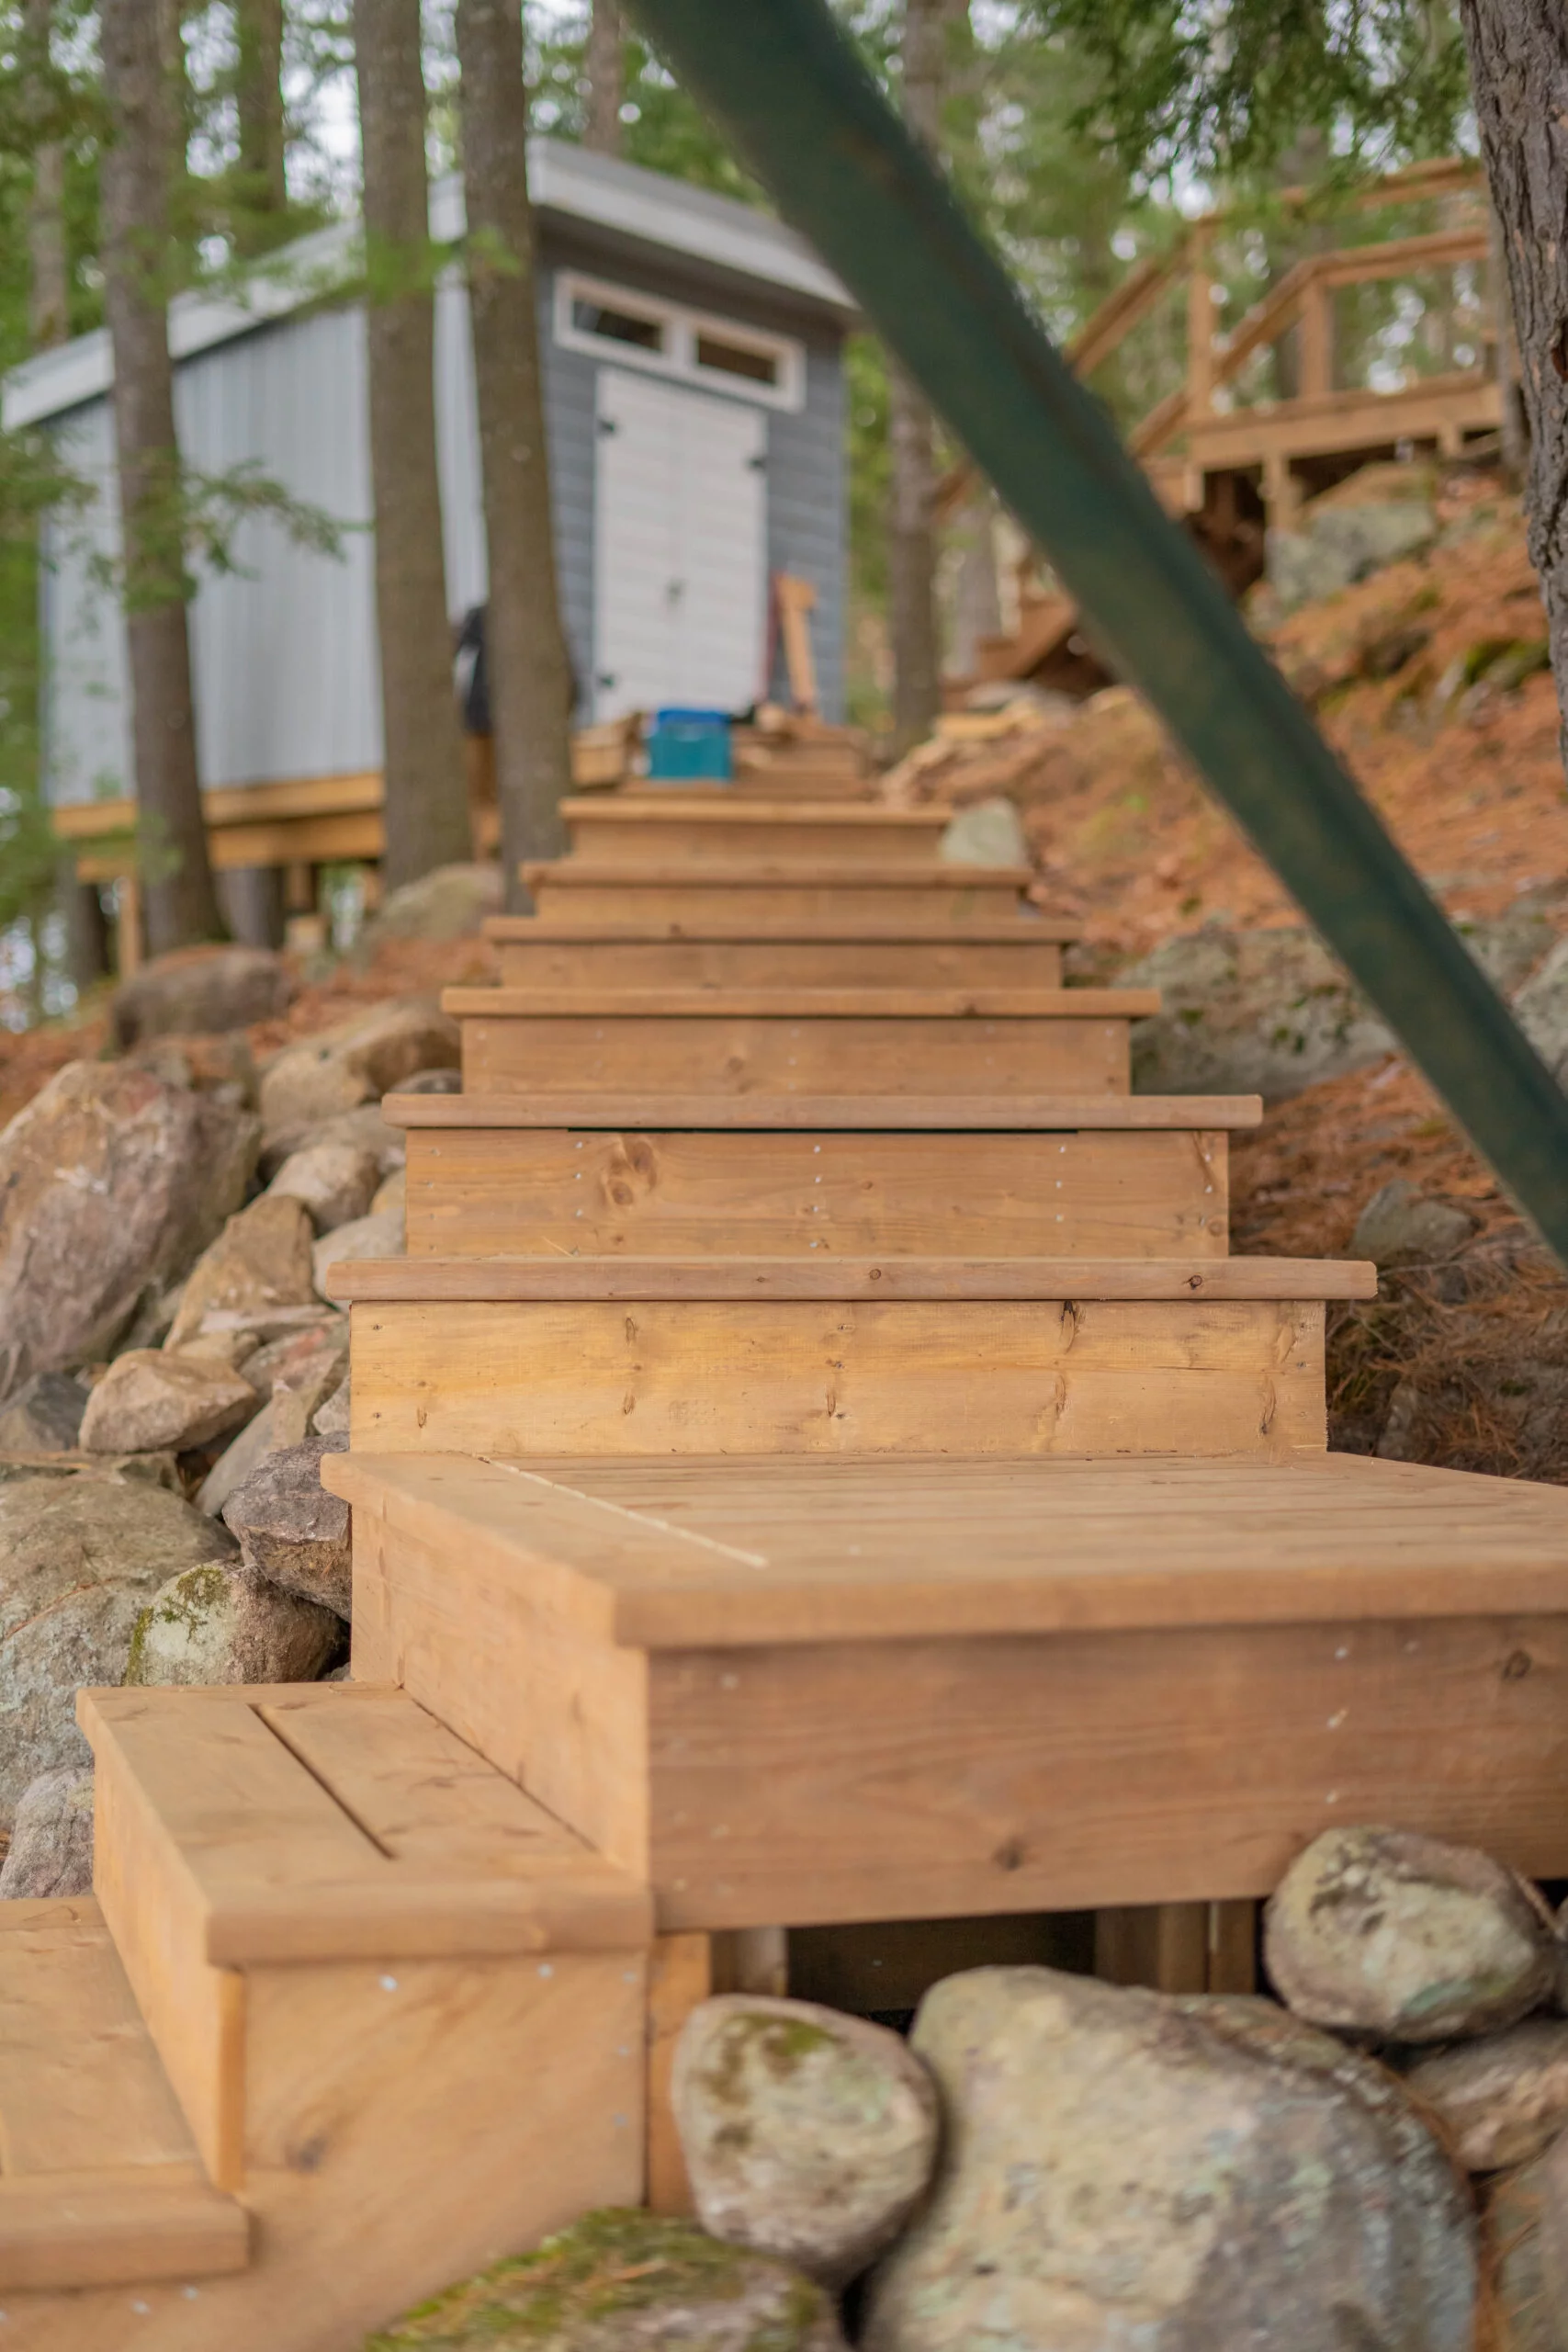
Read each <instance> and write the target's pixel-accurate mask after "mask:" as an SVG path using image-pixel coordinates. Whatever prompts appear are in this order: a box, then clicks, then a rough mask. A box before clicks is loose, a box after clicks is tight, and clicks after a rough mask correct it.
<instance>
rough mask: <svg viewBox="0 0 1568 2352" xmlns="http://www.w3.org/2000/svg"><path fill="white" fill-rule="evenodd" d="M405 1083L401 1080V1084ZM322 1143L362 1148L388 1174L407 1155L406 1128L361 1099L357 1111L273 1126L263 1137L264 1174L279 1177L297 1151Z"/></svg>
mask: <svg viewBox="0 0 1568 2352" xmlns="http://www.w3.org/2000/svg"><path fill="white" fill-rule="evenodd" d="M402 1082H403V1081H402V1080H399V1085H400V1086H401V1084H402ZM319 1143H348V1144H355V1145H357V1146H360V1147H362V1148H364V1149H365V1150H367V1151H368V1152H369V1153H370V1154H371V1156H372V1158H373V1159H375V1162H376V1165H377V1167H378V1169H379V1170H380V1172H381V1174H382V1175H383V1176H389V1175H390V1174H391V1172H392V1170H393V1169H394V1168H400V1167H401V1166H402V1165H403V1163H404V1161H405V1160H406V1159H407V1158H408V1136H407V1135H406V1133H405V1132H404V1130H403V1129H402V1128H401V1127H394V1126H393V1125H391V1123H390V1122H389V1120H387V1119H384V1118H383V1117H382V1116H381V1107H380V1104H379V1103H361V1104H360V1106H359V1108H358V1110H357V1111H340V1112H339V1113H338V1114H337V1116H336V1117H335V1118H332V1119H307V1120H302V1121H300V1122H299V1124H298V1125H293V1126H288V1127H274V1128H272V1129H270V1130H269V1132H268V1133H267V1135H266V1136H264V1137H263V1140H262V1151H261V1168H262V1174H263V1175H264V1176H266V1177H269V1178H270V1177H272V1176H276V1173H277V1171H278V1170H279V1169H280V1168H281V1167H282V1166H283V1165H284V1163H285V1162H286V1161H287V1160H288V1159H291V1158H292V1156H293V1154H294V1153H295V1152H297V1151H304V1150H308V1149H309V1148H310V1146H311V1145H313V1144H319Z"/></svg>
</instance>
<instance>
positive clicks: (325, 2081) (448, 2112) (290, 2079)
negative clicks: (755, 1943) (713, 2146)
mask: <svg viewBox="0 0 1568 2352" xmlns="http://www.w3.org/2000/svg"><path fill="white" fill-rule="evenodd" d="M645 1978H646V1963H645V1961H644V1958H643V1956H642V1955H641V1954H597V1955H584V1954H572V1953H567V1954H558V1955H553V1956H552V1957H551V1959H550V1960H549V1961H547V1962H500V1961H496V1962H484V1961H473V1962H426V1961H419V1962H398V1963H396V1964H395V1968H394V1969H392V1970H387V1969H379V1968H377V1967H375V1966H369V1967H367V1966H365V1965H364V1964H358V1965H355V1966H349V1967H291V1968H263V1969H257V1970H254V1971H253V1972H250V1973H249V1976H248V1979H247V1994H248V1997H247V2004H246V2007H247V2030H246V2037H245V2069H246V2075H247V2085H248V2115H247V2120H246V2136H245V2150H244V2155H245V2167H246V2178H245V2203H246V2205H247V2207H248V2208H249V2210H250V2211H251V2213H252V2214H253V2216H254V2222H255V2231H254V2264H253V2267H252V2268H251V2270H250V2271H249V2272H247V2273H245V2274H243V2275H242V2276H239V2277H235V2278H216V2279H205V2280H203V2281H202V2283H201V2284H200V2286H199V2288H198V2289H197V2291H196V2292H195V2294H194V2295H193V2294H192V2292H191V2291H190V2289H189V2288H188V2286H186V2285H185V2284H183V2283H182V2284H170V2285H168V2286H160V2285H157V2284H143V2285H141V2286H139V2287H138V2288H137V2289H136V2290H135V2293H134V2301H133V2300H132V2297H131V2295H130V2293H128V2291H127V2290H126V2289H124V2288H119V2289H116V2290H102V2291H97V2292H93V2291H88V2292H84V2293H77V2294H73V2295H72V2296H70V2297H69V2298H65V2299H62V2298H59V2297H55V2296H46V2295H18V2296H15V2297H10V2296H8V2297H7V2299H6V2322H7V2324H6V2329H5V2337H6V2346H7V2352H17V2347H18V2346H20V2347H23V2352H130V2347H131V2346H138V2345H140V2346H156V2347H157V2352H280V2347H287V2352H357V2347H358V2346H361V2345H362V2344H363V2342H364V2339H365V2336H366V2335H367V2333H368V2332H369V2331H371V2330H372V2329H374V2328H376V2327H378V2326H381V2325H385V2324H388V2323H389V2321H391V2320H393V2319H394V2318H396V2317H398V2316H399V2315H400V2313H401V2312H404V2311H405V2310H406V2309H407V2308H408V2307H409V2306H410V2305H411V2304H412V2303H414V2302H417V2301H421V2300H422V2299H423V2298H424V2297H425V2296H427V2295H430V2294H432V2293H434V2292H435V2291H436V2290H439V2289H440V2288H442V2287H444V2286H446V2285H447V2284H449V2283H450V2281H451V2280H452V2279H453V2278H462V2277H464V2276H466V2275H467V2274H468V2273H469V2272H472V2271H474V2270H477V2269H479V2268H480V2267H483V2266H484V2265H485V2264H487V2263H490V2262H491V2261H494V2260H495V2259H496V2258H497V2257H499V2256H502V2255H504V2254H509V2253H515V2252H520V2251H522V2250H524V2249H525V2248H527V2247H529V2246H531V2245H536V2244H537V2243H538V2242H539V2240H540V2239H541V2238H542V2237H544V2236H547V2234H548V2233H549V2232H550V2231H552V2230H555V2229H558V2228H561V2227H563V2226H564V2225H565V2224H566V2223H568V2222H572V2221H575V2220H576V2219H577V2218H578V2217H579V2215H581V2213H582V2212H584V2211H588V2210H590V2209H591V2208H592V2207H595V2206H600V2205H626V2204H636V2203H637V2201H638V2200H639V2199H640V2198H641V2195H642V2189H643V2180H644V2169H645V2153H644V2098H645V2071H646V2065H645V2053H644V2030H645V2003H646V1987H645Z"/></svg>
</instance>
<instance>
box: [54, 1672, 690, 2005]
mask: <svg viewBox="0 0 1568 2352" xmlns="http://www.w3.org/2000/svg"><path fill="white" fill-rule="evenodd" d="M78 1714H79V1718H80V1720H81V1723H82V1726H83V1729H84V1730H85V1733H86V1735H87V1736H88V1738H89V1739H90V1740H91V1742H92V1744H93V1747H94V1749H95V1751H96V1753H98V1754H99V1755H100V1756H101V1755H102V1754H103V1753H104V1752H105V1750H106V1748H107V1749H112V1750H113V1752H114V1754H115V1756H116V1758H117V1760H118V1762H119V1764H121V1765H122V1766H123V1768H124V1769H125V1770H126V1772H127V1773H128V1774H129V1776H130V1779H131V1780H132V1781H133V1782H134V1784H135V1786H136V1789H137V1791H138V1792H139V1802H140V1804H141V1806H142V1807H143V1809H144V1810H145V1811H146V1812H147V1813H148V1814H150V1815H151V1816H152V1817H153V1818H155V1820H156V1822H157V1824H158V1826H159V1829H160V1831H161V1833H162V1835H163V1837H164V1838H165V1840H169V1841H172V1843H173V1845H174V1847H175V1849H176V1851H177V1854H178V1857H179V1860H180V1862H181V1865H182V1866H183V1869H184V1871H185V1872H186V1877H187V1879H188V1881H189V1883H190V1885H191V1887H192V1889H193V1891H194V1894H195V1896H196V1899H197V1905H198V1907H199V1911H200V1915H201V1917H202V1919H203V1922H204V1925H203V1936H204V1945H203V1957H204V1958H205V1959H207V1960H208V1961H209V1962H214V1963H218V1964H228V1965H240V1964H243V1963H245V1962H263V1961H266V1962H287V1961H305V1960H353V1959H393V1960H395V1959H413V1958H437V1957H444V1956H448V1955H453V1954H460V1953H469V1952H517V1951H541V1952H542V1951H556V1950H578V1951H596V1950H607V1951H616V1950H621V1949H625V1948H629V1947H632V1946H635V1945H637V1944H638V1943H640V1942H641V1941H642V1940H643V1939H644V1938H645V1935H646V1932H647V1928H648V1911H647V1897H646V1894H644V1892H643V1890H642V1889H641V1888H640V1887H639V1886H637V1883H635V1882H634V1881H633V1880H632V1879H631V1878H630V1877H629V1876H628V1875H627V1874H626V1872H625V1871H620V1870H617V1869H616V1868H615V1865H614V1864H612V1863H609V1862H606V1861H604V1860H603V1859H602V1858H601V1857H600V1856H599V1855H597V1854H595V1853H593V1852H592V1850H591V1849H589V1848H588V1847H586V1846H584V1845H583V1844H582V1842H581V1839H580V1838H577V1837H576V1836H574V1834H573V1833H572V1832H571V1831H570V1829H568V1828H566V1827H565V1826H564V1825H563V1824H562V1823H560V1822H558V1821H557V1820H556V1819H555V1817H554V1816H553V1815H550V1814H548V1813H547V1812H546V1811H545V1809H544V1808H543V1807H542V1806H541V1805H539V1804H536V1803H535V1801H534V1800H533V1799H532V1798H530V1797H527V1796H525V1794H524V1792H523V1791H522V1790H521V1789H520V1788H518V1787H517V1786H516V1784H515V1782H513V1781H509V1780H508V1779H507V1778H506V1776H505V1775H504V1774H503V1773H502V1772H499V1771H497V1770H495V1769H494V1767H493V1766H492V1765H490V1764H488V1763H486V1762H485V1760H484V1759H483V1758H481V1757H479V1756H478V1755H476V1754H475V1752H474V1750H473V1749H472V1748H470V1747H467V1746H466V1745H465V1743H464V1742H463V1741H462V1740H460V1739H459V1738H457V1736H456V1734H455V1733H453V1732H450V1731H448V1730H447V1729H446V1726H445V1725H444V1724H440V1723H438V1722H437V1721H436V1719H435V1718H434V1716H433V1715H430V1714H428V1713H426V1712H425V1710H424V1709H423V1707H420V1706H418V1705H416V1704H415V1702H413V1701H412V1699H410V1698H409V1697H408V1696H407V1694H406V1693H405V1692H403V1691H397V1690H392V1689H364V1688H356V1687H355V1686H352V1685H349V1686H342V1685H332V1684H285V1685H278V1686H276V1687H268V1686H262V1685H252V1686H236V1687H232V1688H226V1689H221V1690H213V1691H190V1690H146V1691H142V1690H116V1691H83V1692H82V1693H81V1694H80V1695H79V1698H78Z"/></svg>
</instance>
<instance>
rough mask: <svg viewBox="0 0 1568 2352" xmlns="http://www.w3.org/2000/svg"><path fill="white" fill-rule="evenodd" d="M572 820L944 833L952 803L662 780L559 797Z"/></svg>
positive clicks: (612, 822) (564, 811)
mask: <svg viewBox="0 0 1568 2352" xmlns="http://www.w3.org/2000/svg"><path fill="white" fill-rule="evenodd" d="M560 813H561V815H562V816H563V817H564V818H565V819H566V820H567V821H568V823H569V824H573V825H581V824H591V825H592V824H606V823H609V824H619V825H624V824H627V823H632V824H638V825H640V824H649V825H660V824H683V825H684V824H691V823H692V822H694V821H695V822H697V823H702V822H705V821H706V822H708V823H711V824H714V825H735V824H740V825H763V826H765V825H780V824H783V825H798V824H813V825H877V826H886V829H887V831H889V832H895V833H897V832H931V833H939V834H940V833H942V832H945V831H946V830H947V827H948V825H949V824H950V823H951V822H952V819H953V812H952V810H951V809H890V808H886V807H885V806H883V805H882V804H881V803H879V802H877V801H874V800H865V801H843V800H820V801H818V800H764V799H760V798H756V799H752V798H748V799H745V800H733V799H730V798H729V797H720V796H719V795H717V794H707V793H702V794H698V793H687V792H682V791H681V790H679V788H671V787H670V786H663V785H661V786H660V789H659V791H658V793H657V795H655V794H653V793H651V792H650V793H649V794H647V795H646V796H645V797H641V798H639V799H636V800H633V801H631V802H629V803H628V802H627V801H626V799H625V798H624V797H622V795H621V794H619V793H609V794H604V795H600V796H598V797H589V796H586V795H574V796H573V797H572V798H571V799H570V800H563V801H562V802H561V809H560Z"/></svg>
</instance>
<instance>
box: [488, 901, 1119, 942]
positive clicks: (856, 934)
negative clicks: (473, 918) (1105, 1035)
mask: <svg viewBox="0 0 1568 2352" xmlns="http://www.w3.org/2000/svg"><path fill="white" fill-rule="evenodd" d="M481 929H482V931H483V933H484V936H485V937H486V938H487V939H491V940H498V941H502V942H504V941H508V940H517V939H544V940H550V941H554V942H557V943H559V944H572V943H575V944H581V943H584V942H589V941H592V940H639V939H646V940H659V939H695V940H713V941H716V942H718V943H719V944H723V943H724V942H725V941H726V940H747V941H750V940H756V939H781V940H789V939H796V940H805V941H807V942H809V943H816V944H828V943H830V942H840V943H842V942H859V941H862V940H874V941H876V942H878V943H879V944H881V945H883V946H897V945H900V944H901V945H904V946H908V947H925V946H929V945H930V944H931V941H932V940H937V939H940V940H943V941H946V942H950V943H953V944H957V945H958V946H961V947H963V946H973V945H979V944H987V943H989V944H995V943H997V942H998V941H1000V942H1001V943H1002V944H1004V945H1013V944H1017V943H1019V942H1022V943H1025V944H1029V945H1034V944H1039V943H1041V942H1045V943H1047V944H1049V943H1051V942H1053V941H1055V943H1056V944H1058V945H1059V944H1063V943H1064V942H1070V941H1072V940H1076V939H1081V938H1082V937H1083V925H1082V923H1081V922H1072V921H1070V920H1069V919H1068V918H1067V917H1066V916H1064V915H1045V914H1042V913H1041V912H1040V910H1039V909H1038V908H1037V907H1033V906H1030V905H1027V904H1026V905H1021V906H1020V907H1019V908H1018V909H1017V910H1010V911H1009V912H1008V913H1007V914H1006V915H1005V916H999V917H998V916H996V915H972V916H963V915H952V916H949V915H946V914H943V915H940V916H934V917H931V918H927V919H926V920H924V921H921V920H920V919H919V918H917V917H916V916H914V915H910V914H896V915H889V916H886V917H885V918H884V919H883V921H882V922H881V923H875V922H872V921H871V920H870V919H869V918H868V919H867V920H865V921H862V920H861V919H860V918H859V917H857V918H856V919H855V920H854V921H853V922H850V921H848V920H847V919H846V918H845V917H844V916H842V915H818V916H809V915H789V916H785V917H784V919H783V920H782V921H779V920H776V919H775V920H774V921H773V922H770V921H769V917H768V910H767V909H766V908H765V907H759V908H758V909H757V911H756V913H755V914H754V915H750V914H749V915H736V916H733V917H731V918H728V919H726V918H725V917H724V916H722V915H705V916H703V917H702V919H701V920H700V922H699V921H693V920H691V919H687V920H685V921H682V920H680V919H679V918H676V917H670V916H659V915H649V914H642V915H636V914H625V915H572V914H556V913H547V914H536V915H487V916H486V918H485V921H484V922H483V924H482V925H481Z"/></svg>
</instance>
